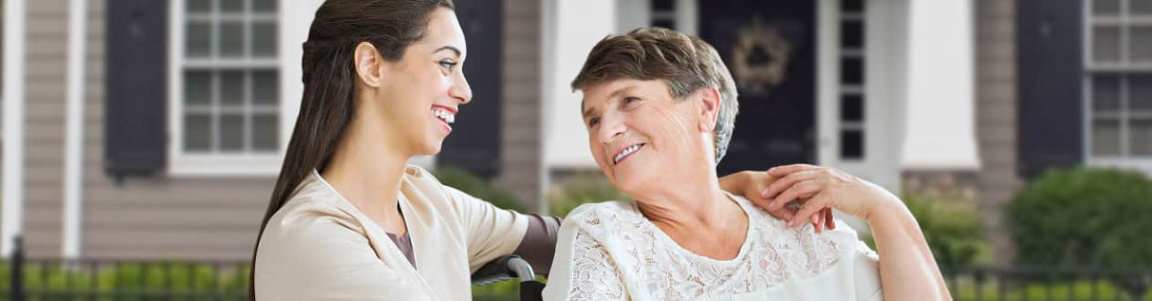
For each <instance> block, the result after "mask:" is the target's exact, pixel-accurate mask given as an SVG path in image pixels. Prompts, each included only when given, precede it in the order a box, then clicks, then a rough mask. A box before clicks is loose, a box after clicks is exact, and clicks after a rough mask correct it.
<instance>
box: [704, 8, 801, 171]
mask: <svg viewBox="0 0 1152 301" xmlns="http://www.w3.org/2000/svg"><path fill="white" fill-rule="evenodd" d="M699 8H700V10H699V12H700V15H699V24H700V31H699V33H700V37H701V38H703V39H704V40H705V41H708V43H710V44H712V46H713V47H716V50H717V51H718V52H719V53H720V56H721V57H723V58H724V63H725V64H726V65H727V66H728V70H729V71H731V72H732V76H733V79H734V80H735V81H736V85H737V87H738V90H739V91H740V97H739V102H740V114H739V115H737V116H736V129H735V132H734V134H733V137H732V142H731V143H730V144H729V146H728V154H727V155H726V156H725V157H724V159H723V160H722V161H720V166H719V167H718V168H717V171H718V172H719V174H720V175H725V174H728V173H731V172H734V171H739V170H747V169H766V168H769V167H772V166H776V165H781V164H790V163H811V162H814V161H815V154H816V145H815V138H814V137H815V135H816V122H815V115H816V114H815V106H816V1H784V0H731V1H700V4H699Z"/></svg>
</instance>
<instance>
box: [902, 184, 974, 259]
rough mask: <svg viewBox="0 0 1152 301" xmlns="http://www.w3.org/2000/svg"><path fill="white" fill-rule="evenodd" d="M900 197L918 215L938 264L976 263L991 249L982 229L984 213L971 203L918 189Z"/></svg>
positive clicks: (919, 223) (917, 217)
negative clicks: (981, 213)
mask: <svg viewBox="0 0 1152 301" xmlns="http://www.w3.org/2000/svg"><path fill="white" fill-rule="evenodd" d="M901 199H902V200H903V201H904V204H905V205H906V206H908V211H911V212H912V215H913V216H915V217H916V223H917V224H918V225H919V226H920V230H921V231H923V232H924V239H926V240H927V241H928V247H929V248H931V249H932V255H933V257H935V258H936V263H937V264H939V265H943V266H962V265H971V264H975V263H976V262H977V261H978V259H980V258H982V257H984V255H985V254H986V252H987V250H988V249H990V248H989V246H988V243H987V241H986V240H985V239H984V236H983V232H982V229H981V226H982V225H981V224H982V216H981V215H980V213H979V212H978V211H977V210H976V208H974V207H973V206H971V204H969V203H965V202H963V201H961V200H959V198H958V197H956V196H954V195H953V196H932V195H927V194H923V193H915V192H905V193H904V197H902V198H901Z"/></svg>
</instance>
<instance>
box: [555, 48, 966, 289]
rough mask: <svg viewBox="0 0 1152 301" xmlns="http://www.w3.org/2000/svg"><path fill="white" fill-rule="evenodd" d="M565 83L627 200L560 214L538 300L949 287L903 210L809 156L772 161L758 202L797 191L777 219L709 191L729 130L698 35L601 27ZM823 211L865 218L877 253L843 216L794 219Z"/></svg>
mask: <svg viewBox="0 0 1152 301" xmlns="http://www.w3.org/2000/svg"><path fill="white" fill-rule="evenodd" d="M572 87H573V89H577V90H583V92H584V100H583V104H582V111H583V113H584V121H585V125H586V127H587V129H588V134H589V141H588V144H589V147H590V148H591V150H592V154H593V157H594V158H595V159H596V162H597V164H599V166H600V168H601V170H602V171H603V172H604V175H605V176H607V178H608V179H609V180H610V181H611V182H612V183H613V185H615V186H616V188H617V189H618V190H620V191H621V192H623V193H624V194H627V195H628V196H630V197H632V198H633V199H635V201H634V202H619V201H617V202H603V203H595V204H585V205H582V206H580V207H578V208H576V209H575V210H574V211H573V212H572V213H570V214H569V215H568V217H567V218H566V219H565V221H564V223H563V224H562V226H561V230H560V233H559V238H558V239H559V241H558V243H557V250H556V258H555V259H554V260H553V265H552V270H551V273H550V278H549V283H548V286H547V288H546V289H545V294H544V295H545V298H546V299H549V300H568V299H577V300H685V299H693V300H698V299H705V300H709V299H712V300H734V299H740V300H743V299H774V300H879V299H881V298H882V296H886V297H888V298H889V299H893V300H936V299H942V298H946V297H947V296H948V291H947V288H946V287H945V286H944V285H943V280H942V279H943V278H942V277H941V275H940V272H939V269H938V268H937V267H936V263H935V261H934V260H933V259H932V256H931V253H930V251H929V249H928V247H927V244H926V243H925V241H924V238H923V234H922V233H921V232H920V230H919V228H917V226H916V222H915V220H914V218H913V217H912V215H911V214H910V213H909V211H908V210H907V209H906V208H905V207H904V206H903V205H902V202H900V200H899V199H897V198H896V197H895V196H893V195H892V194H890V193H887V192H885V191H884V190H883V189H882V188H879V187H877V186H875V185H872V184H869V183H868V182H865V181H863V180H860V179H858V178H855V177H852V176H851V175H847V174H844V173H842V172H838V171H835V170H832V169H826V168H821V167H815V166H807V165H795V166H787V167H781V168H776V169H773V170H771V171H770V172H769V174H770V175H773V176H777V177H779V178H778V180H777V181H776V182H775V183H773V184H772V185H770V186H769V188H768V189H767V190H766V191H765V193H766V196H771V197H774V198H771V199H772V200H773V202H771V203H766V204H761V205H764V206H765V207H768V208H769V209H778V208H781V206H783V204H784V203H786V202H789V201H792V200H800V201H799V203H797V204H800V203H802V204H803V205H802V206H800V207H799V208H795V209H798V212H797V213H796V214H794V215H793V216H792V217H791V218H790V220H789V221H784V220H779V219H776V218H774V217H772V216H770V215H768V214H767V213H765V212H763V211H762V210H757V209H755V207H754V204H753V203H752V202H750V201H749V200H747V199H745V198H742V197H739V196H734V195H731V194H728V193H726V192H724V190H722V189H721V187H720V184H719V182H718V181H717V176H716V172H715V166H716V162H717V161H719V160H720V158H722V157H723V156H724V152H725V148H726V145H727V143H728V140H729V139H730V137H731V133H732V129H733V119H734V118H735V115H736V111H737V104H736V89H735V87H734V85H733V82H732V78H731V75H729V73H728V71H727V69H726V67H725V66H724V64H723V62H722V61H721V60H720V57H719V55H717V53H716V51H715V50H714V49H713V48H712V47H711V46H709V45H708V44H706V43H705V42H703V41H702V40H700V39H699V38H696V37H690V36H687V35H684V34H681V33H677V32H674V31H670V30H666V29H659V28H653V29H638V30H635V31H632V32H629V33H627V34H624V35H619V36H611V37H608V38H606V39H604V40H602V41H600V43H598V44H597V45H596V46H595V47H594V48H593V49H592V52H591V54H589V56H588V59H587V61H586V62H585V65H584V67H583V70H581V72H580V74H579V75H578V76H577V77H576V79H575V80H574V81H573V83H572ZM781 192H782V193H781ZM778 193H779V195H777V194H778ZM831 208H835V209H839V210H841V211H843V212H845V213H847V214H851V215H854V216H857V217H861V218H863V219H865V220H866V221H868V224H869V225H870V226H871V227H872V231H873V234H874V235H875V239H876V244H877V248H878V249H879V251H880V253H879V255H877V254H876V253H875V252H873V251H872V250H871V249H869V248H868V247H867V246H866V245H865V244H864V243H863V242H861V241H860V240H859V239H858V238H857V237H856V232H854V231H853V230H852V229H851V228H849V227H847V226H845V225H839V226H838V227H836V226H833V225H835V224H834V222H833V221H832V220H827V225H830V226H833V227H828V230H827V231H824V233H822V234H818V233H816V227H817V226H814V225H813V224H811V223H808V222H804V221H807V220H813V219H816V220H820V219H823V218H825V217H827V215H826V214H828V213H827V212H829V211H828V210H830V209H831ZM814 217H815V218H814ZM818 225H820V226H822V225H824V224H818Z"/></svg>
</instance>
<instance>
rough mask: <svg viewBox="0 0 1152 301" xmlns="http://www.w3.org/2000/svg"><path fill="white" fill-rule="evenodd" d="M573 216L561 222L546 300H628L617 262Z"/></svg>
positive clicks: (545, 293)
mask: <svg viewBox="0 0 1152 301" xmlns="http://www.w3.org/2000/svg"><path fill="white" fill-rule="evenodd" d="M572 216H573V215H569V218H568V219H566V220H565V221H564V223H562V224H561V225H560V233H559V235H558V237H557V243H556V257H555V259H554V260H553V261H552V270H551V272H550V273H549V275H548V277H549V278H548V285H547V286H545V288H544V300H628V299H629V298H628V294H627V292H626V291H625V289H624V282H623V281H622V278H621V277H620V273H619V270H618V269H617V268H616V263H615V262H614V261H613V260H612V258H611V257H610V256H609V255H608V251H607V250H606V249H605V248H604V245H602V244H600V243H599V242H597V241H596V240H595V239H593V238H592V237H591V236H588V235H587V234H586V233H583V232H582V231H580V223H579V221H577V220H574V219H573V218H572Z"/></svg>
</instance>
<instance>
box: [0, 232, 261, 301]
mask: <svg viewBox="0 0 1152 301" xmlns="http://www.w3.org/2000/svg"><path fill="white" fill-rule="evenodd" d="M18 241H19V240H18ZM16 247H17V248H16V252H15V253H14V254H13V256H12V258H10V260H8V261H2V262H0V300H13V301H24V300H30V301H31V300H36V301H39V300H70V301H71V300H99V301H105V300H109V301H111V300H140V301H143V300H247V299H248V275H249V273H250V270H249V265H248V261H164V260H156V261H137V260H101V259H81V260H60V259H42V258H24V256H23V252H22V251H21V250H22V248H20V244H19V242H18V243H17V244H16Z"/></svg>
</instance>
